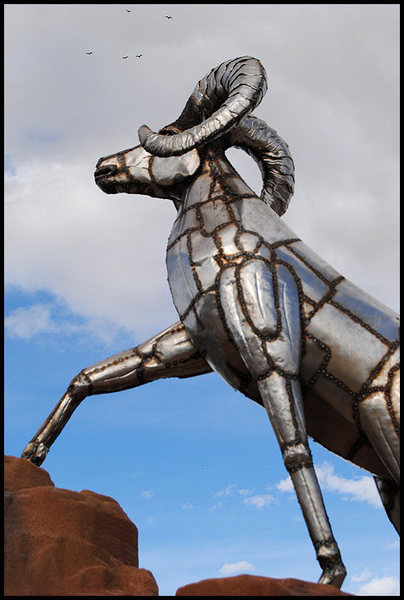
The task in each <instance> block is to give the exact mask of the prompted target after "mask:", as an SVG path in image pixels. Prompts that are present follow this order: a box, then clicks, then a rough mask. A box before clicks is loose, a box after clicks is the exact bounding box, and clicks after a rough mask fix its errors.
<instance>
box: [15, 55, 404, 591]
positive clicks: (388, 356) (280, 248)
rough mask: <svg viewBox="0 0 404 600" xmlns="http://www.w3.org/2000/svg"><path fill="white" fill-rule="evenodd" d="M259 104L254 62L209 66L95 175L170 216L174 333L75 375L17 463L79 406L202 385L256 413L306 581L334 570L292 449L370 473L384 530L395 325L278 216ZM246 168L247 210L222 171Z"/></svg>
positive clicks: (39, 455)
mask: <svg viewBox="0 0 404 600" xmlns="http://www.w3.org/2000/svg"><path fill="white" fill-rule="evenodd" d="M266 89H267V84H266V74H265V70H264V68H263V66H262V65H261V63H260V62H259V61H258V60H257V59H255V58H251V57H248V56H245V57H241V58H236V59H234V60H229V61H226V62H224V63H222V64H221V65H220V66H218V67H217V68H215V69H213V70H212V71H211V72H210V73H209V74H208V75H207V76H206V77H204V78H203V79H201V81H200V82H199V83H198V84H197V86H196V87H195V89H194V91H193V93H192V95H191V97H190V98H189V100H188V102H187V104H186V106H185V108H184V110H183V112H182V113H181V115H180V117H179V118H178V119H177V120H176V121H174V122H173V123H172V124H170V125H168V126H167V127H164V128H163V129H162V130H161V131H160V132H159V133H158V134H156V133H153V132H152V131H151V130H150V129H149V128H148V127H146V126H142V127H141V128H140V129H139V138H140V142H141V144H140V145H138V146H135V147H134V148H131V149H129V150H123V151H122V152H118V153H117V154H111V155H109V156H107V157H105V158H101V159H100V160H99V161H98V164H97V167H96V171H95V181H96V183H97V185H98V186H99V187H100V188H101V190H103V191H104V192H106V193H108V194H114V193H118V192H126V193H128V194H148V195H150V196H153V197H158V198H168V199H170V200H172V201H173V202H174V204H175V207H176V209H177V211H178V215H177V218H176V220H175V223H174V226H173V229H172V232H171V235H170V238H169V241H168V247H167V269H168V280H169V284H170V288H171V293H172V296H173V299H174V304H175V306H176V308H177V311H178V313H179V317H180V321H179V322H178V323H175V324H174V325H173V326H171V327H169V328H168V329H166V330H164V331H163V332H162V333H160V334H158V335H156V336H155V337H153V338H152V339H150V340H149V341H147V342H145V343H143V344H141V345H140V346H137V347H136V348H133V349H131V350H127V351H125V352H121V353H120V354H117V355H116V356H113V357H111V358H109V359H107V360H104V361H101V362H99V363H97V364H95V365H93V366H91V367H88V368H86V369H83V370H82V371H81V372H80V373H79V375H77V377H75V378H74V379H73V380H72V382H71V384H70V385H69V387H68V389H67V391H66V393H65V394H64V396H63V397H62V399H61V400H60V402H59V403H58V404H57V406H56V407H55V409H54V410H53V412H52V413H51V414H50V415H49V417H48V419H47V420H46V421H45V423H44V424H43V425H42V427H41V428H40V429H39V431H38V432H37V434H36V435H35V436H34V438H33V439H32V440H31V442H30V443H29V444H28V445H27V446H26V448H25V450H24V452H23V454H22V456H23V457H25V458H27V459H29V460H31V461H32V462H33V463H35V464H38V465H39V464H41V463H42V462H43V460H44V459H45V456H46V454H47V452H48V450H49V448H50V446H51V444H52V443H53V442H54V441H55V439H56V437H57V436H58V435H59V433H60V432H61V431H62V429H63V427H64V426H65V424H66V422H67V421H68V419H69V418H70V416H71V415H72V413H73V411H74V410H75V409H76V408H77V406H78V405H79V404H80V402H81V401H82V400H83V399H84V398H86V397H87V396H90V395H92V394H102V393H107V392H116V391H119V390H124V389H128V388H134V387H136V386H139V385H142V384H145V383H148V382H150V381H154V380H156V379H161V378H164V377H191V376H194V375H200V374H202V373H207V372H210V371H211V370H214V371H217V372H218V373H219V374H220V375H221V376H222V377H223V378H224V379H225V380H226V381H227V382H228V383H229V384H230V385H231V386H232V387H234V388H235V389H237V390H240V391H241V392H242V393H243V394H245V395H246V396H248V397H249V398H251V399H252V400H254V401H256V402H258V403H259V404H261V405H263V406H264V407H265V409H266V411H267V413H268V415H269V419H270V421H271V423H272V426H273V429H274V431H275V435H276V438H277V440H278V442H279V446H280V450H281V453H282V458H283V461H284V464H285V467H286V469H287V470H288V472H289V474H290V477H291V479H292V481H293V485H294V488H295V491H296V494H297V498H298V500H299V503H300V506H301V508H302V511H303V515H304V519H305V522H306V525H307V528H308V531H309V534H310V537H311V540H312V542H313V545H314V548H315V552H316V556H317V560H318V561H319V563H320V566H321V569H322V575H321V577H320V580H319V581H320V582H321V583H329V584H334V585H336V586H338V587H339V586H341V584H342V582H343V580H344V578H345V575H346V570H345V567H344V565H343V563H342V560H341V556H340V552H339V549H338V546H337V543H336V541H335V539H334V536H333V533H332V530H331V526H330V523H329V520H328V517H327V513H326V510H325V507H324V504H323V499H322V494H321V491H320V487H319V484H318V481H317V477H316V473H315V470H314V467H313V462H312V455H311V452H310V449H309V445H308V436H311V437H312V438H313V439H314V440H316V441H317V442H319V443H320V444H322V445H323V446H325V447H326V448H328V449H329V450H331V451H332V452H334V453H336V454H338V455H339V456H342V457H343V458H346V459H348V460H350V461H351V462H353V463H355V464H357V465H359V466H360V467H362V468H364V469H366V470H368V471H370V472H371V473H372V474H373V475H374V478H375V481H376V485H377V488H378V490H379V492H380V495H381V498H382V501H383V504H384V506H385V509H386V511H387V514H388V516H389V518H390V520H391V521H392V523H393V524H394V526H395V527H396V529H397V530H399V516H398V496H399V477H400V476H399V462H398V461H399V392H398V380H399V363H398V354H399V342H398V326H399V319H398V316H397V315H396V314H395V313H394V312H392V311H391V310H390V309H388V308H386V307H385V306H384V305H382V304H381V303H380V302H378V301H377V300H375V299H374V298H372V297H371V296H369V295H368V294H367V293H365V292H363V291H361V290H360V289H358V288H357V287H355V286H354V285H353V284H352V283H350V282H349V281H347V280H346V279H345V278H344V277H342V276H341V275H340V274H339V273H337V272H336V271H335V270H334V269H333V268H332V267H330V266H329V265H328V264H327V263H326V262H325V261H324V260H322V259H321V258H320V257H319V256H317V255H316V254H315V253H314V252H313V251H312V250H310V249H309V248H308V247H307V246H306V245H305V244H304V243H303V242H302V241H300V239H299V238H298V237H296V235H295V234H294V233H293V232H292V231H291V230H290V229H289V227H287V225H285V223H284V222H283V221H282V220H281V219H280V216H281V215H282V214H283V213H284V212H285V210H286V209H287V206H288V203H289V200H290V197H291V196H292V194H293V186H294V166H293V161H292V158H291V156H290V153H289V149H288V146H287V144H286V143H285V142H284V141H283V140H282V139H281V138H280V137H279V136H278V134H277V133H276V131H274V130H273V129H271V128H270V127H268V125H267V124H266V123H265V122H264V121H262V120H260V119H258V118H256V117H254V116H252V115H251V112H252V111H253V110H254V109H255V107H256V106H257V105H258V104H259V102H260V101H261V100H262V98H263V96H264V94H265V92H266ZM230 146H236V147H239V148H242V149H244V150H245V151H247V152H248V153H249V154H250V155H251V156H252V157H253V158H254V159H255V160H256V161H257V163H258V165H259V167H260V170H261V173H262V178H263V190H262V193H261V197H258V196H257V195H256V194H255V193H254V192H253V191H252V190H251V189H250V188H249V187H248V186H247V184H246V183H245V182H244V181H243V180H242V179H241V177H240V176H239V175H238V174H237V172H236V171H235V170H234V168H233V167H232V166H231V164H230V163H229V161H228V160H227V158H226V156H225V150H226V149H227V148H229V147H230Z"/></svg>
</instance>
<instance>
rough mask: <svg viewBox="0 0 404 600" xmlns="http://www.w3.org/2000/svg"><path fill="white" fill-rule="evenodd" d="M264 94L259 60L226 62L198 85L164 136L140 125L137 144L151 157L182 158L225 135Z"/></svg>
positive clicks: (249, 59)
mask: <svg viewBox="0 0 404 600" xmlns="http://www.w3.org/2000/svg"><path fill="white" fill-rule="evenodd" d="M266 90H267V81H266V73H265V69H264V67H263V66H262V64H261V63H260V61H259V60H257V59H256V58H252V57H251V56H242V57H240V58H235V59H233V60H228V61H226V62H224V63H222V64H221V65H219V66H218V67H216V68H215V69H212V71H211V72H210V73H209V74H208V75H206V76H205V77H204V78H203V79H201V80H200V81H199V83H198V84H197V85H196V87H195V89H194V91H193V93H192V95H191V97H190V98H189V100H188V102H187V104H186V106H185V108H184V110H183V111H182V113H181V115H180V116H179V118H178V119H177V120H176V121H175V122H174V123H172V124H171V126H168V127H166V128H164V130H162V131H164V132H165V135H164V134H161V133H154V132H153V131H151V129H149V127H147V126H146V125H142V127H140V128H139V140H140V143H141V144H142V146H143V147H144V148H145V150H147V151H148V152H150V154H154V155H155V156H175V155H179V154H184V153H185V152H188V151H189V150H193V149H194V148H197V147H199V146H201V145H203V144H205V143H206V142H209V141H211V140H213V139H215V138H216V137H218V136H219V135H222V134H223V133H225V132H227V131H229V130H230V129H231V128H232V127H233V126H234V125H236V124H237V123H238V122H239V121H240V120H241V119H242V118H243V117H244V116H246V115H248V114H249V113H251V112H252V111H253V110H254V109H255V108H256V106H258V104H259V103H260V102H261V100H262V98H263V96H264V94H265V92H266ZM170 127H171V129H170ZM177 131H180V133H176V132H177ZM168 133H171V134H173V135H167V134H168Z"/></svg>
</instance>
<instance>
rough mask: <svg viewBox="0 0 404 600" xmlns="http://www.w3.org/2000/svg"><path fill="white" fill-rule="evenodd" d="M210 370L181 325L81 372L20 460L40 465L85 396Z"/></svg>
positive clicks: (175, 325)
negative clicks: (24, 459)
mask: <svg viewBox="0 0 404 600" xmlns="http://www.w3.org/2000/svg"><path fill="white" fill-rule="evenodd" d="M211 370H212V369H211V368H210V367H209V365H208V363H207V362H206V361H205V360H204V359H203V358H202V357H201V356H200V354H199V353H198V351H197V350H196V348H195V346H194V345H193V344H192V342H191V340H190V339H189V336H188V334H187V332H186V330H185V328H184V326H183V325H182V324H181V323H175V324H174V325H172V326H171V327H169V328H168V329H165V330H164V331H163V332H161V333H160V334H159V335H157V336H155V337H153V338H151V339H150V340H148V341H147V342H145V343H143V344H141V345H139V346H137V347H136V348H133V349H131V350H126V351H124V352H121V353H120V354H116V355H115V356H112V357H110V358H107V359H106V360H103V361H101V362H98V363H96V364H94V365H92V366H91V367H87V368H86V369H83V370H82V371H81V372H80V373H79V374H78V375H77V376H76V377H74V379H72V381H71V383H70V385H69V387H68V388H67V390H66V393H65V394H64V395H63V396H62V398H61V399H60V401H59V402H58V404H57V405H56V406H55V408H54V409H53V411H52V412H51V414H50V415H49V416H48V418H47V419H46V420H45V422H44V423H43V424H42V426H41V427H40V429H39V430H38V431H37V433H36V434H35V435H34V437H33V438H32V440H31V441H30V442H29V443H28V444H27V446H26V447H25V448H24V450H23V453H22V455H21V456H22V457H23V458H26V459H28V460H30V461H31V462H33V463H35V464H36V465H41V464H42V463H43V461H44V460H45V458H46V455H47V453H48V451H49V448H50V447H51V445H52V444H53V442H54V441H55V440H56V438H57V437H58V435H59V434H60V433H61V431H62V429H63V428H64V426H65V425H66V423H67V422H68V420H69V419H70V417H71V416H72V414H73V412H74V410H75V409H76V408H77V407H78V406H79V404H80V403H81V402H82V401H83V400H84V398H86V397H87V396H91V395H94V394H105V393H108V392H118V391H120V390H127V389H130V388H134V387H137V386H139V385H143V384H144V383H149V382H151V381H155V380H157V379H163V378H165V377H182V378H183V377H192V376H194V375H202V374H203V373H208V372H210V371H211Z"/></svg>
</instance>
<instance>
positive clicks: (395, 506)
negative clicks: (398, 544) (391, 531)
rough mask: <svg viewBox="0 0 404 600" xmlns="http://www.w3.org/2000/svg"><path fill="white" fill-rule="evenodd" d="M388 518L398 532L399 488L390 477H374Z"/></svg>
mask: <svg viewBox="0 0 404 600" xmlns="http://www.w3.org/2000/svg"><path fill="white" fill-rule="evenodd" d="M374 479H375V482H376V487H377V490H378V492H379V494H380V497H381V499H382V502H383V506H384V509H385V511H386V513H387V516H388V518H389V519H390V521H391V522H392V523H393V525H394V527H395V529H396V531H397V533H398V534H400V488H399V487H398V485H397V484H396V483H395V482H394V481H393V480H392V479H385V478H383V477H377V476H375V477H374Z"/></svg>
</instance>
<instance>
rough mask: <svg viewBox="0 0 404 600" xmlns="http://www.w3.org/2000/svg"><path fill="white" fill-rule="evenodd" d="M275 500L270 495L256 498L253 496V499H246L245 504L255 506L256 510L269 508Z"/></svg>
mask: <svg viewBox="0 0 404 600" xmlns="http://www.w3.org/2000/svg"><path fill="white" fill-rule="evenodd" d="M273 500H274V497H273V496H271V495H270V494H257V495H255V496H251V498H244V500H243V504H248V505H250V506H255V507H256V508H263V507H264V506H267V505H268V504H270V503H271V502H272V501H273Z"/></svg>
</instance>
